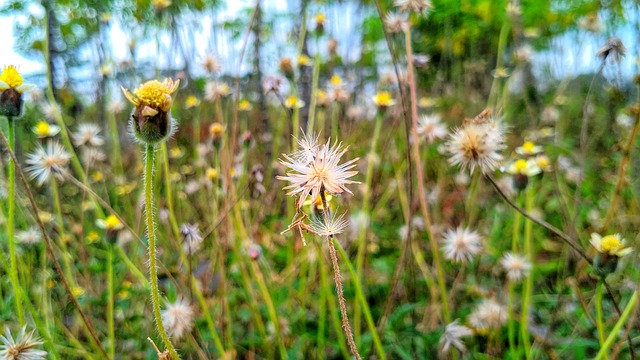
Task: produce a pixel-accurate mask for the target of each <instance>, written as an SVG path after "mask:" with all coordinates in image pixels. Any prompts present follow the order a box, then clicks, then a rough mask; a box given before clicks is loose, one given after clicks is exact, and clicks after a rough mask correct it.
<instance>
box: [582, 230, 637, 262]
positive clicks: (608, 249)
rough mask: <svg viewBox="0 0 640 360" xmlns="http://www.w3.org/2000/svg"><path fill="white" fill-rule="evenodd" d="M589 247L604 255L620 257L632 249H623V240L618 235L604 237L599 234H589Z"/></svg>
mask: <svg viewBox="0 0 640 360" xmlns="http://www.w3.org/2000/svg"><path fill="white" fill-rule="evenodd" d="M590 242H591V245H593V247H594V248H596V250H598V252H599V253H602V254H604V253H606V254H609V255H611V256H618V257H622V256H625V255H627V254H629V253H631V252H632V251H633V249H631V248H628V247H625V245H626V243H625V240H624V239H623V238H622V237H621V236H620V234H614V235H607V236H605V237H602V236H600V235H599V234H596V233H593V234H591V241H590Z"/></svg>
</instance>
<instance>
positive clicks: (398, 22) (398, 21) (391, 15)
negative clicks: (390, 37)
mask: <svg viewBox="0 0 640 360" xmlns="http://www.w3.org/2000/svg"><path fill="white" fill-rule="evenodd" d="M384 24H385V25H386V27H387V31H389V32H390V33H392V34H396V33H401V32H403V31H404V26H405V20H404V17H402V15H400V14H398V13H396V12H391V11H390V12H388V13H387V14H386V15H385V17H384Z"/></svg>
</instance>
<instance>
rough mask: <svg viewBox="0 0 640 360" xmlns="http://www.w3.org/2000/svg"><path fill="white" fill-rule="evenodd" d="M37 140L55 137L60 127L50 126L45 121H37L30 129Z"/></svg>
mask: <svg viewBox="0 0 640 360" xmlns="http://www.w3.org/2000/svg"><path fill="white" fill-rule="evenodd" d="M31 131H33V132H34V133H35V134H36V136H37V137H38V138H41V139H42V138H46V137H52V136H55V135H57V134H58V133H59V132H60V127H59V126H56V125H51V124H49V123H48V122H46V121H44V120H43V121H39V122H38V123H37V124H36V126H34V127H32V128H31Z"/></svg>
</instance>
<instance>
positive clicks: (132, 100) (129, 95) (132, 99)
mask: <svg viewBox="0 0 640 360" xmlns="http://www.w3.org/2000/svg"><path fill="white" fill-rule="evenodd" d="M120 90H122V93H123V94H124V97H126V98H127V100H129V102H130V103H132V104H133V105H135V106H138V105H140V100H138V98H136V97H135V96H133V94H132V93H130V92H129V90H127V89H125V88H124V87H122V86H120Z"/></svg>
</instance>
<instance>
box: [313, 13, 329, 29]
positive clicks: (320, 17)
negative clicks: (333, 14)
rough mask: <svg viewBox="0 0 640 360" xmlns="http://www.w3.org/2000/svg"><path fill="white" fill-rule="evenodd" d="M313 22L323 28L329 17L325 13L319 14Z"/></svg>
mask: <svg viewBox="0 0 640 360" xmlns="http://www.w3.org/2000/svg"><path fill="white" fill-rule="evenodd" d="M313 20H314V21H315V22H316V26H323V25H324V23H325V22H326V21H327V17H326V16H325V15H324V14H323V13H317V14H316V16H314V17H313Z"/></svg>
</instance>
